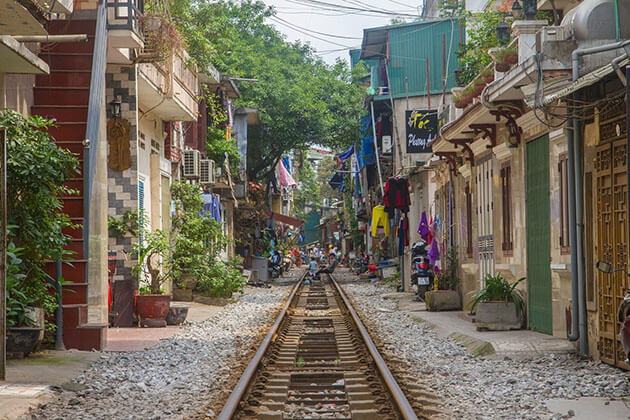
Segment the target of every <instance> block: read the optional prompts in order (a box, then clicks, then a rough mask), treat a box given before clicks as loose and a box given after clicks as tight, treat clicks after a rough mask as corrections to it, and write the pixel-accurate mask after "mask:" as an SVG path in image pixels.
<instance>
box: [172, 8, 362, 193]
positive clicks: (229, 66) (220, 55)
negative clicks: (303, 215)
mask: <svg viewBox="0 0 630 420" xmlns="http://www.w3.org/2000/svg"><path fill="white" fill-rule="evenodd" d="M171 1H172V3H171V4H170V6H169V7H170V12H171V18H172V20H173V21H174V23H175V24H176V25H178V27H179V28H180V30H181V32H182V34H183V36H184V38H185V40H186V42H187V44H188V48H189V52H190V54H191V56H192V57H193V59H194V60H195V61H196V62H197V64H198V65H199V66H200V67H202V68H203V67H207V66H209V65H213V66H214V67H216V68H217V70H219V71H220V72H221V73H223V74H228V75H230V76H233V77H241V78H249V79H256V80H257V82H238V87H239V90H240V91H241V98H239V99H238V100H237V101H236V103H237V105H244V106H249V107H254V108H258V110H259V112H260V119H261V125H260V126H257V127H256V129H254V130H251V131H250V135H249V151H248V163H247V166H248V175H249V177H250V179H253V180H259V181H262V180H265V179H266V178H267V177H268V176H269V175H270V174H271V171H272V170H273V168H274V166H275V164H276V163H277V162H278V160H279V159H280V158H281V157H282V156H283V155H285V154H286V153H288V152H289V151H290V150H292V149H295V148H299V147H303V146H307V145H312V144H319V145H323V146H328V147H332V148H343V147H347V146H348V145H350V144H352V143H353V142H354V141H355V140H356V139H357V138H358V135H359V131H360V127H359V117H360V114H361V110H362V106H363V97H364V95H365V88H364V87H361V86H359V85H358V84H357V83H353V78H352V72H351V70H350V69H349V66H348V65H347V63H345V62H344V61H338V62H337V63H336V64H334V65H328V64H326V63H325V62H324V61H323V60H321V59H320V58H318V57H317V56H316V55H315V54H314V50H313V49H312V48H311V47H310V46H309V45H308V44H303V43H300V42H294V43H291V42H288V41H287V40H286V39H285V37H284V36H283V35H282V34H281V33H280V32H278V31H277V30H276V29H275V28H274V27H273V26H272V25H270V24H267V23H265V20H266V19H267V18H269V17H271V16H274V14H275V11H274V10H273V9H272V8H270V7H267V6H266V5H265V4H264V3H263V2H262V1H251V0H247V1H243V2H239V3H235V2H232V1H227V2H226V1H219V2H212V3H211V2H209V1H207V0H202V1H194V2H193V1H191V0H171Z"/></svg>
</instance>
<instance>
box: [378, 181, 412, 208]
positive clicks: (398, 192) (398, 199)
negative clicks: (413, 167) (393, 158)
mask: <svg viewBox="0 0 630 420" xmlns="http://www.w3.org/2000/svg"><path fill="white" fill-rule="evenodd" d="M384 190H385V196H384V197H383V203H384V204H385V208H386V209H387V213H388V214H389V217H390V218H391V217H393V215H394V210H395V209H398V210H401V211H402V212H403V213H407V212H408V211H409V205H410V204H411V197H410V196H409V181H407V178H403V177H396V178H389V179H388V180H387V182H386V183H385V188H384Z"/></svg>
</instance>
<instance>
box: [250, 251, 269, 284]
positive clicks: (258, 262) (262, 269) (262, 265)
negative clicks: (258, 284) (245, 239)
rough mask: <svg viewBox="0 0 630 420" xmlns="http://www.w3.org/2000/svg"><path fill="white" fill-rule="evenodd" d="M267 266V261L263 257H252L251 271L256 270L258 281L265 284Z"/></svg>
mask: <svg viewBox="0 0 630 420" xmlns="http://www.w3.org/2000/svg"><path fill="white" fill-rule="evenodd" d="M268 264H269V261H268V260H267V258H265V257H258V256H254V257H252V270H258V281H262V282H265V283H266V282H268V281H269V271H268Z"/></svg>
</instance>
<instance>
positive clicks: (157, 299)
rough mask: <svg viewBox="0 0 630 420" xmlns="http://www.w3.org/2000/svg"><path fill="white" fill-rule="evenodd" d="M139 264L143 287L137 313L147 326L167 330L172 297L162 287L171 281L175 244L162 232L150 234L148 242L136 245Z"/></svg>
mask: <svg viewBox="0 0 630 420" xmlns="http://www.w3.org/2000/svg"><path fill="white" fill-rule="evenodd" d="M135 248H136V252H137V254H138V262H137V263H136V265H134V267H133V272H134V274H136V275H138V276H140V284H142V283H143V281H146V280H147V279H148V284H145V285H144V286H142V287H140V289H139V292H140V294H139V295H138V296H137V297H136V313H137V315H138V317H139V318H140V325H141V326H143V327H165V326H166V316H167V315H168V310H169V306H170V302H171V295H167V294H164V291H163V289H162V286H163V285H164V283H165V282H166V281H168V280H170V279H171V276H172V273H173V271H172V265H171V264H170V262H171V244H170V242H169V240H168V237H167V235H166V233H164V232H163V231H162V230H159V229H158V230H155V231H153V232H148V233H147V234H146V236H145V240H144V243H140V244H137V245H136V246H135Z"/></svg>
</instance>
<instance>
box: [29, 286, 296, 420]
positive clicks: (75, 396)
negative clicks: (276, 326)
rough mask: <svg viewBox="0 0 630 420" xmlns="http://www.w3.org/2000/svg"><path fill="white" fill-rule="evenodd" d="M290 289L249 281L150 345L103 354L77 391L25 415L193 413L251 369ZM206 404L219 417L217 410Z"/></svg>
mask: <svg viewBox="0 0 630 420" xmlns="http://www.w3.org/2000/svg"><path fill="white" fill-rule="evenodd" d="M289 290H290V287H272V288H270V289H262V288H247V289H246V292H245V294H244V295H243V296H242V297H241V298H240V299H239V301H238V302H236V303H232V304H229V305H227V306H226V307H225V308H224V309H223V310H222V311H221V312H219V313H217V314H215V315H214V316H212V317H211V318H210V319H208V320H206V321H203V322H198V323H192V324H188V325H186V326H185V327H184V328H183V329H182V331H181V332H179V333H178V334H177V335H175V336H173V337H170V338H167V339H164V340H161V341H160V342H159V343H158V344H156V345H155V346H153V347H152V348H150V349H148V350H145V351H140V352H127V353H103V354H102V355H101V357H100V359H99V360H98V361H97V362H95V363H94V364H92V366H91V367H90V368H89V369H88V370H87V371H85V372H84V373H83V375H81V376H80V377H78V378H77V379H76V380H75V382H76V383H77V384H79V385H77V386H76V387H75V389H76V390H77V392H68V391H65V390H59V395H58V398H57V399H55V400H54V401H51V402H49V403H47V404H46V405H44V406H43V407H40V408H39V409H38V410H35V411H34V412H33V413H31V414H29V415H28V417H26V418H30V419H38V420H39V419H42V420H43V419H46V420H54V419H73V420H79V419H86V420H87V419H90V420H92V419H108V420H115V419H125V420H127V419H138V420H140V419H142V420H148V419H190V418H193V417H194V416H195V414H196V413H197V412H199V411H200V410H201V409H202V408H204V407H208V406H212V405H213V401H215V400H216V399H217V398H218V397H220V398H225V397H224V396H223V394H225V393H226V392H228V393H229V391H230V390H231V385H230V384H229V378H230V376H231V375H232V377H234V375H235V374H237V375H238V374H239V373H240V371H242V370H244V368H245V366H246V365H247V362H248V358H249V356H248V355H249V353H251V352H252V350H255V348H256V347H257V346H258V344H259V340H262V336H263V333H264V332H265V331H266V330H267V328H266V327H267V326H269V325H271V323H272V322H273V321H274V319H275V315H276V314H277V312H278V310H279V309H280V307H281V305H282V303H283V301H284V299H285V298H286V296H287V294H288V292H289ZM245 355H247V357H244V356H245ZM237 377H238V376H237ZM82 388H84V389H82ZM216 403H217V404H215V406H219V407H220V406H221V404H220V401H218V400H216ZM204 411H205V414H206V416H210V418H212V417H214V416H213V413H212V409H210V408H206V409H205V410H204ZM217 414H218V413H217Z"/></svg>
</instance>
